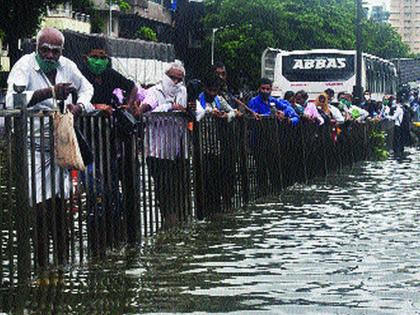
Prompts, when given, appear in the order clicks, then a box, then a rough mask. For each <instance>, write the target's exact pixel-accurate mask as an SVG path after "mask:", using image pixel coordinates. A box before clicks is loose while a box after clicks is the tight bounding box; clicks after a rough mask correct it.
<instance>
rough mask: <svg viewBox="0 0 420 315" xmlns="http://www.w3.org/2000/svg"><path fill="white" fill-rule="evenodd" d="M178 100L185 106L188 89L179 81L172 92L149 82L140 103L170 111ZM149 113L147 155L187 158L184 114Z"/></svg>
mask: <svg viewBox="0 0 420 315" xmlns="http://www.w3.org/2000/svg"><path fill="white" fill-rule="evenodd" d="M174 103H177V104H179V105H181V106H183V107H184V108H186V107H187V89H186V88H185V86H183V85H181V86H180V88H179V89H178V92H177V93H176V94H175V95H174V96H169V95H167V94H165V92H164V91H163V88H162V84H161V83H159V84H157V85H155V86H152V87H151V88H150V89H148V90H147V92H146V97H145V99H144V101H143V104H147V105H149V106H150V107H151V108H152V112H153V113H157V112H169V111H170V110H171V109H172V105H173V104H174ZM167 117H168V116H166V117H165V116H158V115H155V116H154V115H150V116H149V117H148V119H147V125H146V136H145V148H146V155H147V156H151V157H155V158H159V159H169V160H175V159H176V158H181V157H183V158H186V157H187V153H188V137H187V123H188V121H187V119H186V117H180V116H174V117H170V118H169V119H168V118H167Z"/></svg>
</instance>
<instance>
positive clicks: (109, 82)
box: [80, 65, 135, 105]
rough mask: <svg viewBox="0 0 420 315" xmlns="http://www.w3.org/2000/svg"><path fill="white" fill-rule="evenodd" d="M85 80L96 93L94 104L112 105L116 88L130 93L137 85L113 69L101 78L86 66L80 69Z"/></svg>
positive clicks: (104, 73) (93, 99)
mask: <svg viewBox="0 0 420 315" xmlns="http://www.w3.org/2000/svg"><path fill="white" fill-rule="evenodd" d="M80 71H81V72H82V74H83V75H84V76H85V78H86V79H87V80H88V81H89V82H90V83H91V84H92V85H93V88H94V93H93V97H92V100H91V103H92V104H107V105H112V104H114V102H113V94H112V92H113V91H114V90H115V89H116V88H120V89H122V90H124V91H126V92H127V93H130V92H131V90H132V89H133V87H134V85H135V83H134V82H133V81H131V80H128V79H126V78H125V77H124V76H123V75H121V74H120V73H119V72H117V71H116V70H114V69H112V68H108V69H106V70H105V71H104V72H103V73H102V74H101V75H100V76H98V77H96V75H94V74H93V73H92V72H91V71H90V70H89V69H88V67H87V66H86V65H85V66H83V67H82V69H80Z"/></svg>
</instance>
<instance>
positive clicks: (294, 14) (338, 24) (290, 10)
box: [204, 0, 409, 83]
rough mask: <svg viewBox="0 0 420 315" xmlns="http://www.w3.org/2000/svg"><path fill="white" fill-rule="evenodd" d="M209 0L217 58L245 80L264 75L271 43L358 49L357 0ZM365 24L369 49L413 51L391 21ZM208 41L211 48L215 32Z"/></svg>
mask: <svg viewBox="0 0 420 315" xmlns="http://www.w3.org/2000/svg"><path fill="white" fill-rule="evenodd" d="M205 4H206V10H207V11H206V12H207V15H206V16H205V17H204V24H205V27H206V28H207V29H208V33H209V34H211V29H212V28H220V29H219V30H218V32H217V33H216V45H215V46H216V49H215V55H216V58H215V59H216V60H222V61H224V62H225V63H226V65H227V66H228V68H229V69H230V70H231V71H234V72H235V74H234V75H233V76H234V77H243V78H245V82H242V83H246V82H255V79H256V78H258V77H259V75H260V65H261V54H262V52H263V51H264V49H266V48H267V47H275V48H280V49H284V50H295V49H314V48H336V49H355V16H356V9H355V2H354V0H254V1H248V0H206V1H205ZM363 25H364V43H365V44H364V47H365V49H364V51H365V52H369V53H373V54H375V55H378V56H380V57H384V58H391V57H403V56H407V55H408V54H409V49H408V47H407V45H405V44H403V43H402V41H401V37H400V36H399V35H398V34H397V33H396V31H395V30H393V29H392V28H391V27H390V26H389V25H387V24H382V23H381V24H379V23H375V22H374V21H368V20H365V21H364V23H363ZM223 26H228V27H225V28H223ZM206 44H207V49H206V51H210V35H209V37H208V39H207V42H206ZM238 75H239V76H238Z"/></svg>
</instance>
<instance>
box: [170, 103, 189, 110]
mask: <svg viewBox="0 0 420 315" xmlns="http://www.w3.org/2000/svg"><path fill="white" fill-rule="evenodd" d="M172 110H179V111H181V112H185V111H186V108H185V107H184V106H182V105H180V104H178V103H173V104H172Z"/></svg>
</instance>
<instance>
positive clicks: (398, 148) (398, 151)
mask: <svg viewBox="0 0 420 315" xmlns="http://www.w3.org/2000/svg"><path fill="white" fill-rule="evenodd" d="M393 150H394V154H395V156H396V157H402V155H403V152H404V143H403V139H402V129H401V127H400V126H395V128H394V143H393Z"/></svg>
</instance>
